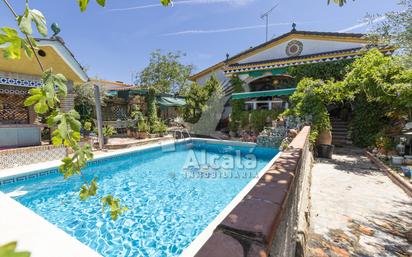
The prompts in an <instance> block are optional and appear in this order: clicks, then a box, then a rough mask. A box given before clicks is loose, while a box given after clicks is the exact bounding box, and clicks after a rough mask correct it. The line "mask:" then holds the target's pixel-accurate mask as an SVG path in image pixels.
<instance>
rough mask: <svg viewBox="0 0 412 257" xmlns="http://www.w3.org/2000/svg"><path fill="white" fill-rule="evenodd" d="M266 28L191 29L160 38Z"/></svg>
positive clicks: (284, 24) (273, 24) (253, 26)
mask: <svg viewBox="0 0 412 257" xmlns="http://www.w3.org/2000/svg"><path fill="white" fill-rule="evenodd" d="M304 23H309V22H299V24H304ZM291 24H292V22H278V23H270V24H269V27H274V26H286V25H287V26H291ZM263 28H266V25H265V24H261V25H252V26H242V27H231V28H221V29H193V30H183V31H177V32H171V33H165V34H162V36H181V35H188V34H212V33H224V32H233V31H240V30H252V29H263Z"/></svg>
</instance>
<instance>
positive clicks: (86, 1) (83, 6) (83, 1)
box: [77, 0, 89, 12]
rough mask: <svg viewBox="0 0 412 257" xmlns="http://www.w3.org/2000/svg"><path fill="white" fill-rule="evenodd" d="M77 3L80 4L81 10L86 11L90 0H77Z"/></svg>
mask: <svg viewBox="0 0 412 257" xmlns="http://www.w3.org/2000/svg"><path fill="white" fill-rule="evenodd" d="M77 3H78V4H79V7H80V11H82V12H84V11H86V8H87V5H88V4H89V0H77Z"/></svg>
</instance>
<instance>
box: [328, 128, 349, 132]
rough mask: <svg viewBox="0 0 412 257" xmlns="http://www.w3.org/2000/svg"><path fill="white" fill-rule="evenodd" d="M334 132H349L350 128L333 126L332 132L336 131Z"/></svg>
mask: <svg viewBox="0 0 412 257" xmlns="http://www.w3.org/2000/svg"><path fill="white" fill-rule="evenodd" d="M334 132H338V133H341V132H345V133H348V129H347V128H332V133H334Z"/></svg>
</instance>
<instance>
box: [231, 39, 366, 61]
mask: <svg viewBox="0 0 412 257" xmlns="http://www.w3.org/2000/svg"><path fill="white" fill-rule="evenodd" d="M292 40H299V41H300V42H302V43H303V51H302V53H301V54H300V55H309V54H316V53H322V52H330V51H337V50H345V49H351V48H356V47H362V46H364V45H365V44H364V43H351V42H338V41H327V40H314V39H291V40H289V41H286V42H284V43H281V44H279V45H277V46H274V47H272V48H270V49H267V50H265V51H262V52H260V53H258V54H256V55H253V56H250V57H248V58H245V59H242V60H241V61H239V63H249V62H260V61H267V60H272V59H280V58H286V57H288V56H287V55H286V46H287V45H288V43H289V42H290V41H292Z"/></svg>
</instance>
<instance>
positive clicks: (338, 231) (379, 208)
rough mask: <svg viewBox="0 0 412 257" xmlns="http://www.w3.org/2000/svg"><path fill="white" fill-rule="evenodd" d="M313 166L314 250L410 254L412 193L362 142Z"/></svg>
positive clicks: (322, 252)
mask: <svg viewBox="0 0 412 257" xmlns="http://www.w3.org/2000/svg"><path fill="white" fill-rule="evenodd" d="M335 152H336V154H334V156H333V159H332V160H326V159H317V161H316V163H315V165H314V167H313V170H312V187H311V225H310V231H311V233H310V235H309V240H308V245H309V253H310V254H309V255H310V256H321V257H323V256H325V257H326V256H333V257H334V256H379V257H381V256H382V257H384V256H402V257H404V256H405V257H412V199H411V198H410V197H408V195H406V194H405V192H403V191H402V189H400V188H399V187H398V186H397V185H395V184H394V183H393V182H392V181H391V180H390V179H389V178H388V177H387V176H386V175H385V174H384V173H383V172H381V171H379V170H378V169H377V167H376V166H374V165H373V164H372V163H371V162H370V161H369V160H368V158H366V157H365V156H363V155H362V151H361V149H358V148H349V147H345V148H337V149H336V150H335Z"/></svg>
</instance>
